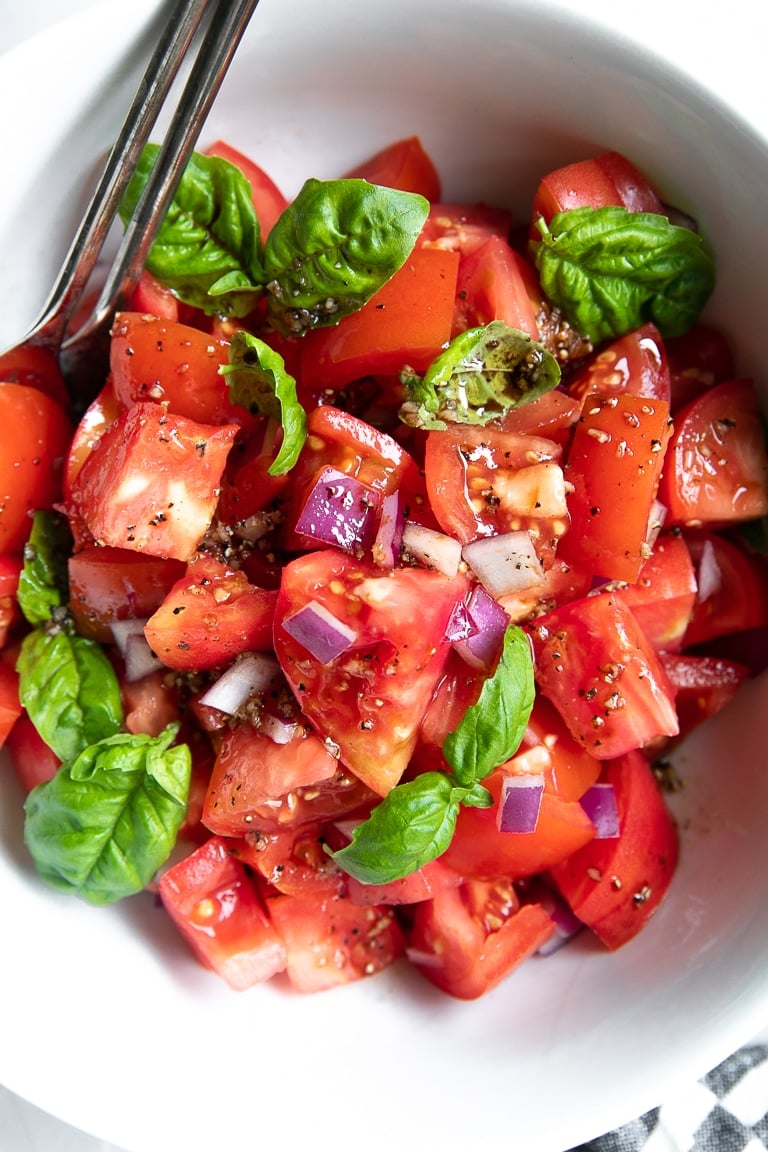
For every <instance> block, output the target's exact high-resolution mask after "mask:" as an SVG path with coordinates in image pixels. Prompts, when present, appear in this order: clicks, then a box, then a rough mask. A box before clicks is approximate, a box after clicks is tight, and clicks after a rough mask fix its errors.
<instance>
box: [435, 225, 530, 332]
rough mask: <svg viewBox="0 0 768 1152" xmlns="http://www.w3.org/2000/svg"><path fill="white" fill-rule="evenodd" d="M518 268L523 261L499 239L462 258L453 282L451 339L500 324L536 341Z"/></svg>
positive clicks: (522, 277)
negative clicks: (470, 331)
mask: <svg viewBox="0 0 768 1152" xmlns="http://www.w3.org/2000/svg"><path fill="white" fill-rule="evenodd" d="M521 264H522V258H521V257H520V256H519V255H518V254H517V253H516V252H514V251H513V250H512V248H511V247H510V246H509V244H508V243H507V241H506V240H504V239H503V238H502V237H501V236H489V238H488V239H487V240H486V241H485V242H484V243H483V244H481V245H480V247H479V248H477V249H476V250H475V251H473V252H471V253H469V254H467V255H462V258H461V261H460V263H459V271H458V277H457V281H456V312H455V316H454V322H453V334H454V335H456V334H457V333H459V332H464V331H465V330H466V329H467V328H475V327H480V326H481V325H484V324H490V323H491V321H493V320H500V321H502V322H503V323H504V324H508V325H509V327H510V328H517V329H518V330H519V331H521V332H525V333H527V334H528V335H529V336H531V337H532V338H533V339H534V340H538V339H539V326H538V323H537V322H536V316H535V314H534V310H533V305H532V303H531V299H530V296H529V294H528V289H527V286H526V282H525V279H524V276H523V273H522V270H521V267H520V266H521Z"/></svg>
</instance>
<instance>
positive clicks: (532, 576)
mask: <svg viewBox="0 0 768 1152" xmlns="http://www.w3.org/2000/svg"><path fill="white" fill-rule="evenodd" d="M463 556H464V559H465V560H466V562H467V564H468V565H469V566H470V568H471V569H472V571H473V572H474V574H475V575H476V576H477V578H478V580H479V581H480V582H481V584H483V585H484V586H485V587H486V588H487V589H488V591H489V592H490V594H491V596H507V595H509V594H510V593H512V592H521V591H523V590H524V589H525V588H532V587H534V586H535V585H537V584H542V583H543V581H544V571H543V569H542V566H541V561H540V560H539V557H538V556H537V554H536V549H535V547H534V544H533V540H531V535H530V532H527V531H525V529H521V530H520V531H519V532H503V533H501V535H499V536H481V537H480V539H479V540H473V541H472V542H471V543H470V544H465V545H464V549H463Z"/></svg>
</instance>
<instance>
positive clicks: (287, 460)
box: [221, 331, 307, 476]
mask: <svg viewBox="0 0 768 1152" xmlns="http://www.w3.org/2000/svg"><path fill="white" fill-rule="evenodd" d="M221 372H222V374H223V375H224V376H225V377H226V379H227V383H228V385H229V396H230V399H231V401H232V403H233V404H239V405H240V406H241V407H242V408H247V409H248V411H249V412H256V413H258V414H259V415H261V416H270V417H272V419H274V420H277V421H278V422H279V423H280V425H281V426H282V429H283V442H282V444H281V445H280V450H279V452H278V454H277V456H276V457H275V459H274V460H273V462H272V464H271V465H270V467H269V474H270V476H282V475H283V473H284V472H289V471H290V470H291V468H293V466H294V464H295V463H296V461H297V459H298V456H299V453H300V452H301V449H302V448H303V446H304V441H305V440H306V438H307V415H306V412H305V411H304V409H303V408H302V406H301V404H300V403H299V399H298V396H297V395H296V381H295V379H294V378H293V376H291V374H290V372H288V370H287V369H286V367H285V361H284V360H283V358H282V356H281V355H280V353H279V352H275V351H274V349H273V348H270V346H269V344H265V343H264V341H263V340H259V339H258V338H257V337H256V336H251V334H250V333H249V332H242V331H241V332H235V334H234V336H233V337H232V342H231V344H230V347H229V364H225V365H223V366H222V368H221Z"/></svg>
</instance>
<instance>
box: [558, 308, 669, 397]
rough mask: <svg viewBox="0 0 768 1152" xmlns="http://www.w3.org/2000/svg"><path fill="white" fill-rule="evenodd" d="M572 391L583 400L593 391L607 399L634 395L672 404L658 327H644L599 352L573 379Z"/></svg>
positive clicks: (663, 350) (662, 343)
mask: <svg viewBox="0 0 768 1152" xmlns="http://www.w3.org/2000/svg"><path fill="white" fill-rule="evenodd" d="M568 392H569V394H570V395H571V396H577V397H579V399H581V400H582V401H583V400H584V398H585V397H586V396H589V395H590V393H592V392H598V393H600V394H601V395H604V396H615V395H616V393H617V392H630V393H631V394H632V395H633V396H648V397H650V398H651V399H654V400H665V401H666V402H667V404H669V403H670V396H671V389H670V377H669V365H668V363H667V355H666V351H665V347H664V342H663V341H662V339H661V336H660V335H659V331H658V329H657V328H656V326H655V325H654V324H644V325H643V326H642V328H636V329H635V330H634V331H633V332H628V333H627V335H626V336H622V337H621V338H620V339H618V340H614V341H613V342H612V343H611V344H608V345H607V346H606V347H604V348H601V349H600V350H599V351H598V352H595V353H594V355H592V356H591V357H590V358H589V359H588V360H587V361H586V362H585V363H583V364H580V365H579V368H578V370H577V371H576V372H575V373H574V375H573V376H571V377H570V379H569V381H568Z"/></svg>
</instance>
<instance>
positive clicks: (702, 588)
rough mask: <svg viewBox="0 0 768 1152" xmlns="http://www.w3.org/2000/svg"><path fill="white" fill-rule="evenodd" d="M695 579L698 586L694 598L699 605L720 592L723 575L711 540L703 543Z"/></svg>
mask: <svg viewBox="0 0 768 1152" xmlns="http://www.w3.org/2000/svg"><path fill="white" fill-rule="evenodd" d="M696 579H697V584H698V589H697V592H696V598H697V600H698V601H699V602H700V603H703V602H704V601H705V600H709V598H710V596H714V594H715V593H716V592H719V591H720V587H721V585H722V583H723V574H722V572H721V571H720V565H719V564H718V562H717V557H716V555H715V549H714V547H713V545H712V541H711V540H705V541H704V546H703V548H702V549H701V557H700V559H699V567H698V572H697V574H696Z"/></svg>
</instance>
